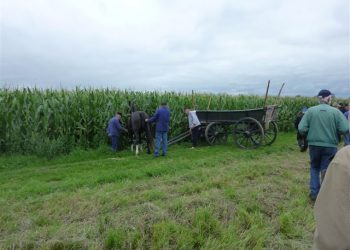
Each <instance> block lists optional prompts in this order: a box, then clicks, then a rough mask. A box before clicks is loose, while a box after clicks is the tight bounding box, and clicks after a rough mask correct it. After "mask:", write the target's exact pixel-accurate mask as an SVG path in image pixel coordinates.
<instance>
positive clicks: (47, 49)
mask: <svg viewBox="0 0 350 250" xmlns="http://www.w3.org/2000/svg"><path fill="white" fill-rule="evenodd" d="M0 2H1V17H0V18H1V30H0V31H1V47H0V53H1V54H0V58H1V61H0V86H2V87H12V86H19V87H22V86H37V87H40V88H60V87H62V88H70V87H74V86H80V87H95V88H102V87H103V88H104V87H113V88H122V89H132V90H176V91H179V90H180V91H189V90H191V89H194V90H196V91H211V92H228V93H232V94H238V93H243V94H261V95H262V94H264V92H265V88H266V83H267V81H268V80H269V79H270V80H271V84H272V87H271V94H277V92H278V89H279V87H280V86H281V84H282V83H283V82H286V86H285V89H284V91H283V94H284V95H298V94H299V95H309V96H314V95H316V94H317V92H318V91H319V90H320V89H322V88H326V89H330V90H331V91H332V92H334V93H335V94H336V96H343V97H349V96H350V63H349V57H350V48H349V43H350V41H349V12H350V10H349V1H348V0H314V1H313V0H309V1H307V0H284V1H278V0H260V1H253V0H250V1H249V0H240V1H238V0H215V1H213V0H183V1H180V0H169V1H167V0H163V1H160V0H158V1H157V0H143V1H141V0H125V1H122V0H59V1H58V0H30V1H28V0H23V1H19V0H1V1H0Z"/></svg>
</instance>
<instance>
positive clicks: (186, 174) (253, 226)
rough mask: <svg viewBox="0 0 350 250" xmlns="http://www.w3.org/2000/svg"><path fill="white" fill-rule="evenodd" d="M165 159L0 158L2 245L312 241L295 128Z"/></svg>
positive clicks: (292, 245)
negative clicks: (265, 142)
mask: <svg viewBox="0 0 350 250" xmlns="http://www.w3.org/2000/svg"><path fill="white" fill-rule="evenodd" d="M189 146H190V145H189V144H186V143H184V144H181V145H175V146H171V147H170V149H169V155H168V156H167V157H159V158H153V157H152V156H149V155H147V154H145V153H143V154H141V155H140V156H138V157H136V156H134V155H132V153H131V152H128V151H126V150H125V151H122V152H119V153H117V154H113V153H111V152H109V150H108V148H107V147H106V148H102V149H99V150H95V151H75V152H73V153H72V154H70V155H68V156H62V157H59V158H56V159H54V160H51V161H48V160H45V159H40V158H36V157H30V156H18V157H15V156H2V157H0V249H8V248H9V249H310V247H311V244H312V235H313V230H314V226H315V224H314V219H313V212H312V204H311V203H310V202H309V199H308V172H309V170H308V169H309V168H308V155H307V154H306V153H300V152H299V151H298V148H297V146H296V143H295V135H294V134H280V135H279V138H278V139H277V141H276V143H274V144H273V145H272V146H270V147H262V148H259V149H257V150H252V151H245V150H240V149H238V148H237V147H235V146H232V145H231V144H230V143H229V144H228V145H222V146H214V147H210V146H206V145H204V144H203V146H201V147H200V148H198V149H194V150H192V149H189Z"/></svg>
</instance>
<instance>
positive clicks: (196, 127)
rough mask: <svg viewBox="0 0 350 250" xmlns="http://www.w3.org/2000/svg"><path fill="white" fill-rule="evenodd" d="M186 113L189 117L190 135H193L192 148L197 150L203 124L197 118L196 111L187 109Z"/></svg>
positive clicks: (185, 109)
mask: <svg viewBox="0 0 350 250" xmlns="http://www.w3.org/2000/svg"><path fill="white" fill-rule="evenodd" d="M184 112H185V113H186V114H187V116H188V126H189V128H190V133H191V139H192V148H195V147H197V142H198V137H199V133H200V128H201V123H200V121H199V119H198V117H197V114H196V111H195V110H190V108H188V107H185V108H184Z"/></svg>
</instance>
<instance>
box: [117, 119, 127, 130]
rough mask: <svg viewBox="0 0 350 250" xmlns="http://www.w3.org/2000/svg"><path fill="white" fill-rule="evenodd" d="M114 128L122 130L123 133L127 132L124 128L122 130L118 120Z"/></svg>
mask: <svg viewBox="0 0 350 250" xmlns="http://www.w3.org/2000/svg"><path fill="white" fill-rule="evenodd" d="M115 126H116V128H117V129H118V130H123V131H124V132H128V130H127V129H126V128H123V127H122V125H121V124H120V121H119V120H116V122H115Z"/></svg>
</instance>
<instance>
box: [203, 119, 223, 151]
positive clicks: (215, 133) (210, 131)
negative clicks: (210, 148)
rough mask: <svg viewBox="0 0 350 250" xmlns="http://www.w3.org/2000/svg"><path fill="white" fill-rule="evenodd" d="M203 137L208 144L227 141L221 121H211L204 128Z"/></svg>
mask: <svg viewBox="0 0 350 250" xmlns="http://www.w3.org/2000/svg"><path fill="white" fill-rule="evenodd" d="M205 139H206V140H207V142H208V143H209V144H210V145H214V144H223V143H226V142H227V131H226V128H225V127H224V126H223V124H222V123H219V122H211V123H209V125H208V126H207V127H206V129H205Z"/></svg>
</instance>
